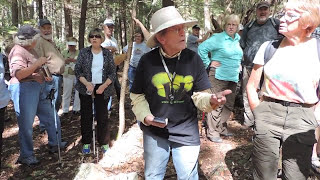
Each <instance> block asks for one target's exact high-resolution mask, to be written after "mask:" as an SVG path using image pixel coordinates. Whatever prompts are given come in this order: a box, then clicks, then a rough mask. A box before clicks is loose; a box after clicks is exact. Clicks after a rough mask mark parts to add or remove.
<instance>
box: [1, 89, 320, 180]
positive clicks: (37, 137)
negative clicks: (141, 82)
mask: <svg viewBox="0 0 320 180" xmlns="http://www.w3.org/2000/svg"><path fill="white" fill-rule="evenodd" d="M114 99H116V97H114ZM114 102H115V104H114V105H113V108H112V112H111V116H110V120H111V138H112V140H113V142H112V144H113V143H114V140H115V138H116V134H117V131H118V118H119V116H118V104H117V103H118V102H117V101H116V100H115V101H114ZM125 109H126V130H125V133H126V134H125V135H124V136H123V138H122V141H121V142H120V144H121V143H122V145H119V146H117V147H118V148H120V150H121V149H122V150H126V151H127V152H130V153H131V155H126V154H125V153H118V155H122V158H124V159H125V160H120V161H121V163H120V165H110V166H108V165H105V168H104V169H105V171H106V173H107V174H108V175H110V176H111V175H115V174H118V173H128V172H137V173H138V175H139V177H140V179H143V178H142V177H143V157H142V152H143V149H142V141H141V138H142V137H141V134H142V133H141V131H140V130H139V129H138V126H137V125H136V122H135V118H134V115H133V113H132V111H131V105H130V100H129V98H128V95H127V97H126V103H125ZM241 113H242V109H236V111H235V115H234V117H233V119H232V120H231V121H230V122H229V127H230V129H231V131H232V132H233V133H234V136H233V137H228V138H224V139H223V140H224V141H223V143H219V144H217V143H212V142H210V141H208V140H207V138H206V136H205V130H204V128H200V129H199V130H200V133H201V150H200V155H199V169H200V171H199V175H200V179H202V180H205V179H210V180H211V179H213V180H229V179H234V180H250V179H253V178H252V175H251V173H252V165H251V159H250V156H251V152H252V148H253V146H252V143H251V137H252V135H253V132H252V131H250V130H245V129H242V126H241V125H240V123H239V121H240V122H241ZM7 115H8V117H10V119H11V120H9V121H7V122H5V131H4V133H3V138H4V145H3V156H2V169H1V174H0V179H1V180H2V179H12V180H15V179H26V180H29V179H30V180H31V179H32V180H33V179H73V178H74V177H75V176H76V174H77V173H78V168H79V167H80V165H81V163H84V162H85V163H88V162H93V163H94V162H95V161H96V159H95V157H94V156H93V155H92V154H91V155H88V156H83V155H82V153H81V142H80V140H81V136H80V116H75V115H71V114H70V115H69V116H68V117H63V118H62V119H61V126H62V137H63V139H64V140H65V141H68V146H67V148H66V149H65V150H64V151H63V152H62V164H59V163H58V156H57V154H49V153H48V148H47V145H46V144H47V135H46V134H45V133H40V130H39V126H38V124H39V121H38V119H37V118H36V119H35V123H34V133H33V140H34V149H35V155H36V157H37V158H38V159H39V160H40V161H41V163H40V165H37V166H33V167H28V166H25V165H20V164H16V161H17V158H18V156H19V144H18V126H17V121H16V118H15V115H14V111H13V107H12V104H10V105H9V106H8V111H7ZM201 115H202V114H201V113H199V125H200V127H201V125H202V122H201V119H202V116H201ZM129 129H130V131H129V132H128V130H129ZM132 137H134V138H136V139H138V141H139V142H140V144H139V145H131V143H130V142H132V139H130V138H132ZM114 144H117V143H114ZM117 147H116V145H115V146H114V147H112V148H111V149H116V148H117ZM114 151H115V152H114V153H117V150H114ZM110 153H111V154H110V155H109V156H107V157H105V158H104V159H103V160H101V161H106V162H107V163H111V162H114V161H115V158H117V157H115V156H116V155H115V156H114V155H112V152H110ZM101 158H102V156H100V159H101ZM165 179H176V174H175V170H174V167H173V164H172V161H170V162H169V165H168V168H167V173H166V176H165ZM309 179H317V178H316V177H315V176H314V174H312V175H311V177H310V178H309Z"/></svg>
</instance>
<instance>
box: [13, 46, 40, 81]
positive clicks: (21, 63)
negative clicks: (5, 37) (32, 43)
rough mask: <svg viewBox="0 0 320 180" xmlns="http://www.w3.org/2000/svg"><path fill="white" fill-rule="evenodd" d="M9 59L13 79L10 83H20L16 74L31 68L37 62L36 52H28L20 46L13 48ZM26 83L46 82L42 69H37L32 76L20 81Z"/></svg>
mask: <svg viewBox="0 0 320 180" xmlns="http://www.w3.org/2000/svg"><path fill="white" fill-rule="evenodd" d="M8 57H9V62H10V74H11V77H12V78H11V80H10V83H18V82H19V80H18V79H17V78H16V72H17V71H19V70H21V69H24V68H26V67H29V66H31V65H32V64H33V63H34V62H35V61H36V60H37V59H36V58H37V54H36V52H35V51H28V50H26V49H25V48H23V47H22V46H20V45H15V46H13V48H12V49H11V51H10V54H9V56H8ZM26 81H37V82H39V83H42V82H44V76H43V75H42V73H41V72H40V69H37V70H36V71H35V72H34V73H32V74H31V75H30V76H28V77H26V78H24V79H22V80H20V82H26Z"/></svg>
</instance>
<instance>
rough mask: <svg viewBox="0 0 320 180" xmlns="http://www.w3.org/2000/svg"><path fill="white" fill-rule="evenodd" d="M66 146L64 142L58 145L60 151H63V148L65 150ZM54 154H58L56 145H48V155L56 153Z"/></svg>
mask: <svg viewBox="0 0 320 180" xmlns="http://www.w3.org/2000/svg"><path fill="white" fill-rule="evenodd" d="M66 146H67V142H65V141H62V142H61V143H60V149H64V148H66ZM56 152H58V145H55V146H50V145H49V153H52V154H53V153H56Z"/></svg>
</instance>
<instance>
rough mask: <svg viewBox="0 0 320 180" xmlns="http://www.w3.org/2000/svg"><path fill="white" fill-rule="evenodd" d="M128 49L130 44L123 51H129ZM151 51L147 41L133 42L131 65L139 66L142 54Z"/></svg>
mask: <svg viewBox="0 0 320 180" xmlns="http://www.w3.org/2000/svg"><path fill="white" fill-rule="evenodd" d="M127 51H128V45H126V46H125V47H124V48H123V52H125V53H127ZM149 51H151V49H150V48H149V47H148V46H147V45H146V43H144V42H142V43H140V44H137V43H136V42H133V47H132V55H131V59H130V65H131V66H133V67H138V64H139V61H140V58H141V56H142V55H144V54H145V53H147V52H149Z"/></svg>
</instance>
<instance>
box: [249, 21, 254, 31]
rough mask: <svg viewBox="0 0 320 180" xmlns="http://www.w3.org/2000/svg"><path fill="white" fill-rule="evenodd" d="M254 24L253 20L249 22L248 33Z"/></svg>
mask: <svg viewBox="0 0 320 180" xmlns="http://www.w3.org/2000/svg"><path fill="white" fill-rule="evenodd" d="M254 22H255V20H253V21H251V22H250V24H249V25H248V31H249V29H250V28H251V27H252V26H253V24H254Z"/></svg>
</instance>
